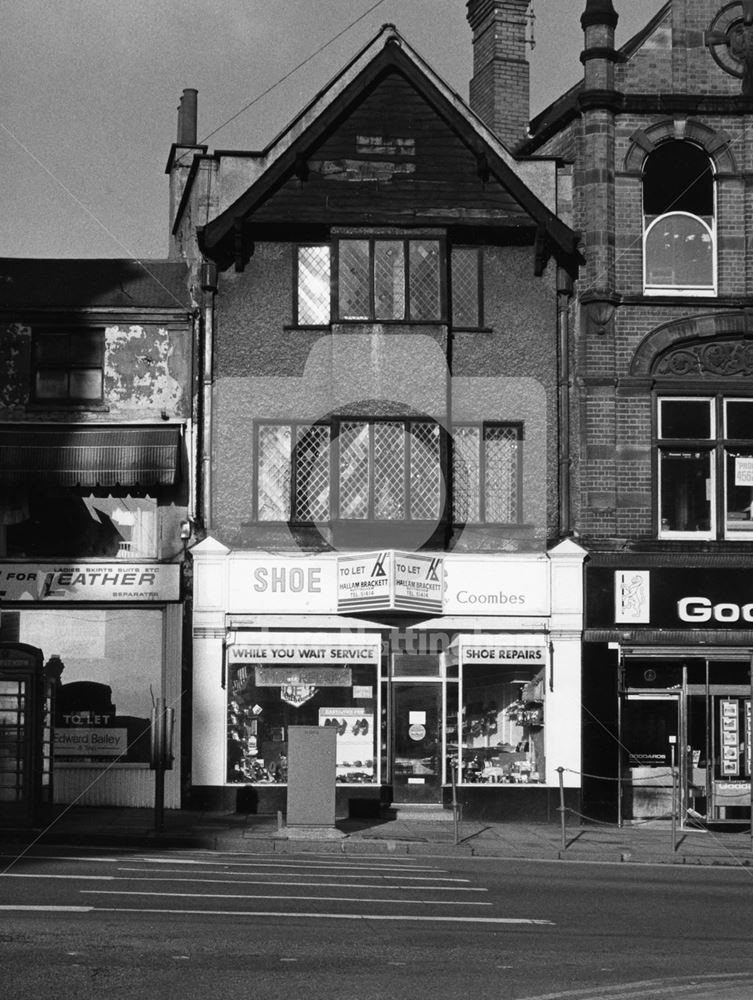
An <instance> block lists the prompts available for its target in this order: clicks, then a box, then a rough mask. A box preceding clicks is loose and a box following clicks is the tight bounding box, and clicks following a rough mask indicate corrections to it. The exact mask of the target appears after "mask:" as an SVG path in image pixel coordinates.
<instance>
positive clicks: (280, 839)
mask: <svg viewBox="0 0 753 1000" xmlns="http://www.w3.org/2000/svg"><path fill="white" fill-rule="evenodd" d="M57 809H58V810H59V811H58V814H57V815H56V816H55V817H54V818H53V819H52V820H51V821H50V822H49V823H48V824H47V825H45V826H38V827H35V828H33V829H12V828H4V829H3V828H0V845H3V849H8V848H10V849H13V850H15V851H17V852H18V853H26V852H27V851H29V850H31V849H32V848H34V849H37V848H38V847H39V846H40V845H44V846H50V845H68V846H71V845H73V846H76V847H111V848H118V847H119V848H149V847H152V848H161V849H166V848H169V849H194V850H205V851H218V852H220V851H221V852H231V853H239V854H279V853H300V852H305V851H311V852H318V853H321V852H330V853H337V854H340V853H342V854H360V855H369V854H391V855H408V856H423V857H429V856H435V857H446V856H453V855H454V856H461V857H462V856H465V857H479V858H504V859H525V860H533V861H535V860H543V861H552V860H565V861H578V862H588V861H590V862H609V863H634V864H674V865H678V864H679V865H683V864H684V865H724V866H742V867H747V868H751V869H753V838H752V837H751V830H750V827H749V826H745V827H738V826H736V827H723V826H717V827H713V828H710V827H707V826H706V825H705V824H704V823H703V822H701V821H695V820H688V823H687V825H682V824H679V823H678V824H676V825H675V829H674V830H673V827H672V824H671V822H670V821H666V820H654V821H646V822H636V823H632V824H629V825H628V824H625V825H623V826H617V825H613V824H607V823H583V822H582V821H581V819H580V818H579V817H578V816H577V815H575V814H571V815H567V814H566V817H565V825H564V832H563V829H562V826H561V824H560V822H559V821H558V822H556V823H553V824H547V823H526V822H519V821H517V820H516V821H510V822H484V821H481V820H475V819H465V818H463V817H458V818H457V820H456V819H455V817H454V816H453V814H452V812H451V811H449V810H448V811H445V812H444V814H438V813H437V812H436V811H435V812H433V813H428V812H427V813H426V814H422V813H421V812H419V811H415V810H414V811H401V810H394V809H390V810H385V811H384V814H383V815H382V816H381V817H379V818H376V817H375V818H371V819H338V820H337V821H336V823H335V824H334V826H321V827H288V826H286V824H285V822H284V819H283V818H282V816H259V815H250V814H243V813H236V812H198V811H190V810H182V809H181V810H177V809H166V810H164V812H163V817H162V823H161V829H159V830H158V829H157V826H158V825H160V824H159V823H158V822H156V821H155V820H156V819H157V817H156V814H155V811H154V810H153V809H133V808H109V807H86V806H73V807H57ZM752 874H753V872H752Z"/></svg>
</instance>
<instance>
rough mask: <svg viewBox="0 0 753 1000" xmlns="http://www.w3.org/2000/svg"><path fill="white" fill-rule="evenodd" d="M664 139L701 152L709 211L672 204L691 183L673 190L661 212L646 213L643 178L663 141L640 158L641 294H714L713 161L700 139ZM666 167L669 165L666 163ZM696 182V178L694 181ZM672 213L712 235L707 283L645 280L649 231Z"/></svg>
mask: <svg viewBox="0 0 753 1000" xmlns="http://www.w3.org/2000/svg"><path fill="white" fill-rule="evenodd" d="M667 143H673V144H675V143H684V144H685V145H687V146H692V147H693V150H694V155H696V154H700V155H701V156H703V157H704V158H705V160H706V162H707V163H708V167H709V171H710V174H711V183H710V186H711V201H710V204H709V205H708V207H709V208H710V210H711V214H710V215H705V214H698V213H697V212H694V211H688V210H687V208H680V207H678V208H675V207H674V205H675V204H676V203H678V202H679V203H680V204H681V203H682V198H683V195H685V194H686V193H687V191H688V190H690V187H692V185H690V186H689V187H688V188H686V189H685V190H682V191H676V193H674V201H673V202H672V204H670V206H669V208H668V209H667V210H665V211H663V212H658V213H647V212H646V181H647V168H648V167H649V162H650V159H651V156H652V155H653V154H654V153H657V152H659V151H661V150H662V146H665V143H659V144H658V145H657V146H656V147H655V148H654V149H653V150H652V151H651V152H650V153H648V155H647V156H646V157H645V159H644V161H643V167H642V170H641V253H642V262H643V268H642V284H643V294H644V295H646V296H660V295H661V296H674V297H677V296H692V297H705V296H713V295H716V294H717V287H718V242H717V215H718V204H717V202H718V192H717V183H716V181H717V172H716V167H715V164H714V161H713V159H712V157H711V156H709V154H708V152H707V150H706V149H704V148H703V146H701V145H700V144H699V143H697V142H692V141H691V140H688V139H675V138H671V139H669V140H667ZM665 169H668V167H667V166H666V165H665ZM693 184H695V181H694V182H693ZM673 215H684V216H687V217H689V218H692V219H694V220H695V221H696V222H698V223H699V224H700V225H702V226H703V227H704V228H705V229H706V231H707V232H708V234H709V237H710V239H711V262H712V264H711V266H712V280H711V284H710V285H680V284H659V283H656V282H651V283H650V282H649V280H648V271H649V265H648V259H647V254H646V243H647V240H648V237H649V235H650V233H651V231H652V230H653V229H654V228H655V227H656V225H657V224H659V223H661V222H662V221H664V220H665V219H667V218H668V217H670V216H673Z"/></svg>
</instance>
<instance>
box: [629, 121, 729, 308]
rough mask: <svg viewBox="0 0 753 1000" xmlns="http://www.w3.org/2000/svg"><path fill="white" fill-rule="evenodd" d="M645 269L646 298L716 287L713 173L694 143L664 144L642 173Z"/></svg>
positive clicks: (698, 292) (705, 291) (708, 290)
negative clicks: (651, 295)
mask: <svg viewBox="0 0 753 1000" xmlns="http://www.w3.org/2000/svg"><path fill="white" fill-rule="evenodd" d="M643 234H644V238H643V266H644V290H645V291H646V292H647V293H648V294H654V295H657V294H662V295H687V294H696V295H709V294H713V293H714V291H715V289H716V249H715V241H716V227H715V219H714V172H713V167H712V164H711V161H710V160H709V158H708V156H707V155H706V153H705V152H704V151H703V150H702V149H701V148H700V147H699V146H696V145H695V144H694V143H691V142H683V141H680V140H677V139H672V140H669V141H668V142H663V143H661V145H659V146H657V147H656V149H655V150H654V151H653V152H652V153H650V154H649V156H648V157H647V159H646V162H645V165H644V169H643Z"/></svg>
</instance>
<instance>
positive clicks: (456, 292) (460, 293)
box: [450, 247, 484, 330]
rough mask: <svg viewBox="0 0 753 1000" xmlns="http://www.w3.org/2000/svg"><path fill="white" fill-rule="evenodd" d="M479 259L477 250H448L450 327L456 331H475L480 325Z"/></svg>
mask: <svg viewBox="0 0 753 1000" xmlns="http://www.w3.org/2000/svg"><path fill="white" fill-rule="evenodd" d="M483 259H484V258H483V254H482V251H481V248H480V247H453V248H452V254H451V256H450V266H451V279H452V325H453V326H454V327H455V329H456V330H458V329H459V330H463V329H465V330H475V329H478V328H479V327H481V326H483V324H484V314H483V301H484V296H483V277H484V274H483Z"/></svg>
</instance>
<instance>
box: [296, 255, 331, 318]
mask: <svg viewBox="0 0 753 1000" xmlns="http://www.w3.org/2000/svg"><path fill="white" fill-rule="evenodd" d="M297 309H298V316H297V322H298V325H299V326H322V325H325V324H327V323H329V321H330V249H329V247H328V246H326V245H320V246H302V247H298V303H297Z"/></svg>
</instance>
